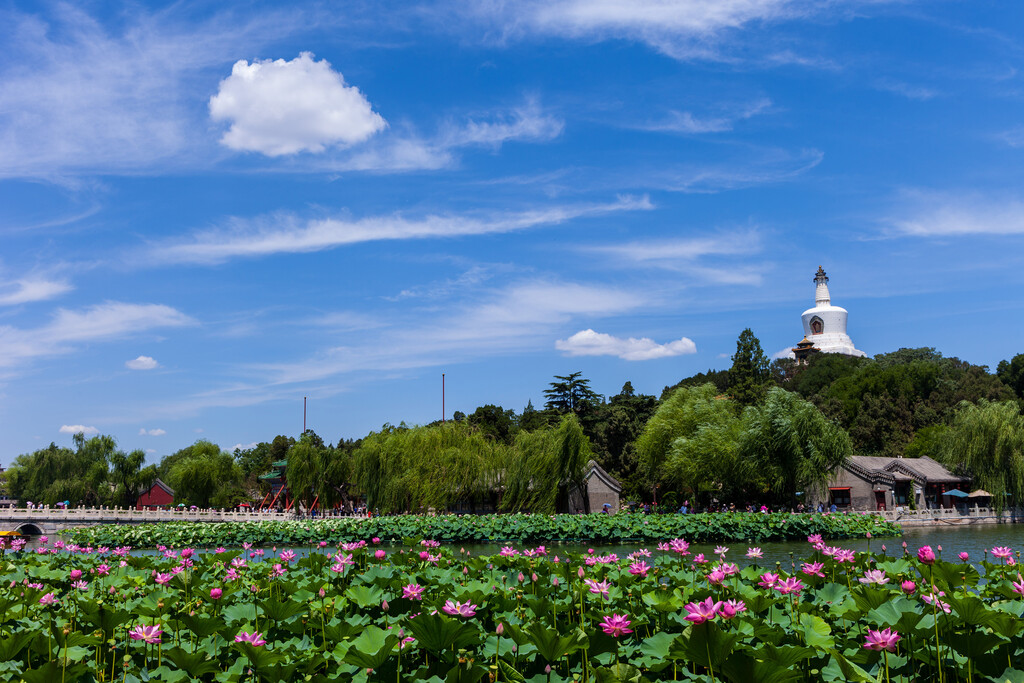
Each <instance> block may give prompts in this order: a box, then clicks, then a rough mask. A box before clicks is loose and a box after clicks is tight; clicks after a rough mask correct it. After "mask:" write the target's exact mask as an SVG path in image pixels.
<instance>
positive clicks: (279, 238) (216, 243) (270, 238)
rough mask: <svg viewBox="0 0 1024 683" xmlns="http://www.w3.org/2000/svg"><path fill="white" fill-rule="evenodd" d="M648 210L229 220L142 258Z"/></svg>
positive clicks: (642, 201)
mask: <svg viewBox="0 0 1024 683" xmlns="http://www.w3.org/2000/svg"><path fill="white" fill-rule="evenodd" d="M651 208H653V205H652V204H651V202H650V200H649V199H648V198H647V197H646V196H644V197H632V196H624V197H620V198H618V199H617V200H616V201H614V202H608V203H604V204H573V205H560V206H550V207H544V208H539V209H532V210H527V211H519V212H508V213H494V214H487V215H481V216H469V215H428V216H424V217H422V218H407V217H405V216H402V215H400V214H393V215H388V216H374V217H369V218H360V219H342V218H323V219H301V218H299V217H297V216H295V215H293V214H280V215H271V216H264V217H261V218H257V219H249V220H246V219H235V220H233V221H231V222H230V224H229V227H228V228H226V229H219V230H213V231H207V232H200V233H195V234H193V235H192V236H191V237H189V238H187V239H183V240H178V241H175V242H167V243H162V244H158V245H155V246H154V248H153V249H151V250H150V253H149V255H148V258H149V259H151V260H152V261H155V262H160V263H221V262H223V261H226V260H228V259H231V258H239V257H258V256H266V255H268V254H278V253H304V252H314V251H322V250H325V249H333V248H337V247H341V246H346V245H352V244H359V243H363V242H374V241H382V240H407V239H431V238H433V239H438V238H451V237H463V236H470V235H485V234H492V233H505V232H514V231H518V230H526V229H529V228H535V227H540V226H545V225H557V224H560V223H564V222H566V221H570V220H574V219H578V218H583V217H587V216H599V215H603V214H608V213H613V212H618V211H638V210H648V209H651Z"/></svg>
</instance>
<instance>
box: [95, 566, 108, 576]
mask: <svg viewBox="0 0 1024 683" xmlns="http://www.w3.org/2000/svg"><path fill="white" fill-rule="evenodd" d="M96 573H97V574H98V575H100V576H106V575H107V574H109V573H110V565H108V564H101V565H100V566H98V567H96Z"/></svg>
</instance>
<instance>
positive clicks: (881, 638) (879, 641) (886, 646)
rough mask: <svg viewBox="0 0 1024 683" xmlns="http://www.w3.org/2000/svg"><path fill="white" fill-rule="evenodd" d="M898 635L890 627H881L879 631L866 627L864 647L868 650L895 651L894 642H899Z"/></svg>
mask: <svg viewBox="0 0 1024 683" xmlns="http://www.w3.org/2000/svg"><path fill="white" fill-rule="evenodd" d="M899 639H900V635H899V634H898V633H897V632H896V631H893V630H891V629H888V628H886V629H882V630H881V631H872V630H871V629H868V635H867V638H866V639H865V643H864V647H866V648H867V649H869V650H888V651H889V652H895V651H896V643H897V642H899Z"/></svg>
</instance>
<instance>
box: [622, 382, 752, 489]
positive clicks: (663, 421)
mask: <svg viewBox="0 0 1024 683" xmlns="http://www.w3.org/2000/svg"><path fill="white" fill-rule="evenodd" d="M739 434H740V428H739V412H738V408H737V405H736V403H735V402H733V401H731V400H729V399H727V398H725V397H722V396H719V395H718V390H717V388H716V387H715V386H714V385H713V384H703V385H701V386H696V387H687V386H684V387H681V388H679V389H676V390H675V391H674V392H673V393H672V395H671V396H669V397H668V399H666V400H665V401H663V402H662V404H661V405H660V406H659V407H658V410H657V411H656V412H655V413H654V415H653V416H652V417H651V419H650V420H648V421H647V426H646V427H645V428H644V431H643V433H642V434H641V435H640V437H639V438H638V439H637V442H636V451H637V455H638V456H639V458H640V462H641V463H642V467H643V468H644V470H645V471H646V472H647V473H648V474H649V476H650V477H651V478H652V479H653V480H655V481H665V482H670V483H673V484H675V485H678V486H681V487H683V488H688V489H690V490H691V491H694V492H700V491H704V490H710V489H711V488H717V485H718V483H719V482H723V481H724V477H726V476H727V474H728V473H729V472H730V470H731V468H732V466H731V464H730V463H732V462H733V461H734V460H735V457H736V453H737V448H738V439H739ZM731 483H734V482H731Z"/></svg>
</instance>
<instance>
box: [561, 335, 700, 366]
mask: <svg viewBox="0 0 1024 683" xmlns="http://www.w3.org/2000/svg"><path fill="white" fill-rule="evenodd" d="M555 348H556V349H558V350H559V351H564V352H565V353H566V355H569V356H618V357H619V358H621V359H623V360H653V359H655V358H669V357H671V356H682V355H685V354H689V353H697V345H696V344H694V343H693V340H692V339H689V338H687V337H683V338H681V339H677V340H676V341H672V342H668V343H667V344H659V343H657V342H655V341H654V340H653V339H649V338H648V337H641V338H639V339H637V338H636V337H629V338H628V339H622V338H620V337H613V336H612V335H610V334H604V333H603V332H595V331H594V330H591V329H586V330H581V331H580V332H577V333H576V334H574V335H572V336H571V337H569V338H568V339H559V340H558V341H556V342H555Z"/></svg>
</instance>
